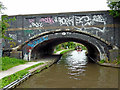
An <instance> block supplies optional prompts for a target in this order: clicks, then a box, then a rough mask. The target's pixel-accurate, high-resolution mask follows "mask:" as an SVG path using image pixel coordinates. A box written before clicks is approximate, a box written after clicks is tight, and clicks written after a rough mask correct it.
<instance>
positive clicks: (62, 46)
mask: <svg viewBox="0 0 120 90" xmlns="http://www.w3.org/2000/svg"><path fill="white" fill-rule="evenodd" d="M76 46H80V47H81V48H82V49H83V50H86V47H85V46H84V45H82V44H80V43H76V42H65V43H61V44H59V45H57V46H56V48H55V49H56V51H60V50H62V49H75V48H76ZM56 51H55V52H56Z"/></svg>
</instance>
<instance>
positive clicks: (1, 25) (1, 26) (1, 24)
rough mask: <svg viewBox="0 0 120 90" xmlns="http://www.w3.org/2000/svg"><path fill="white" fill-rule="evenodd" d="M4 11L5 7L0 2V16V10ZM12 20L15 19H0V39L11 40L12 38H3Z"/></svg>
mask: <svg viewBox="0 0 120 90" xmlns="http://www.w3.org/2000/svg"><path fill="white" fill-rule="evenodd" d="M4 9H6V7H5V6H4V5H3V4H2V2H0V14H3V12H2V10H4ZM14 20H16V19H15V17H14V18H8V15H3V16H2V17H1V18H0V38H4V39H8V40H12V38H10V37H6V36H5V32H6V31H7V28H8V27H9V26H10V25H9V24H8V23H9V22H11V21H14Z"/></svg>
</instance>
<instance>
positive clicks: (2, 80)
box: [0, 63, 44, 88]
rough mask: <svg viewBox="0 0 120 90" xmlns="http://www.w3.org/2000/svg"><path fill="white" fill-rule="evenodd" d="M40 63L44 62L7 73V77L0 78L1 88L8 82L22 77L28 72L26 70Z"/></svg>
mask: <svg viewBox="0 0 120 90" xmlns="http://www.w3.org/2000/svg"><path fill="white" fill-rule="evenodd" d="M42 64H44V63H38V64H36V65H33V66H31V67H28V68H26V69H24V70H21V71H18V72H16V73H14V74H12V75H9V76H7V77H4V78H2V79H0V82H2V83H1V86H0V88H3V87H4V86H6V85H8V84H10V83H11V82H13V81H15V80H17V79H20V78H22V77H23V76H24V75H25V74H27V73H28V72H29V71H28V70H30V69H32V68H34V67H37V66H39V65H42Z"/></svg>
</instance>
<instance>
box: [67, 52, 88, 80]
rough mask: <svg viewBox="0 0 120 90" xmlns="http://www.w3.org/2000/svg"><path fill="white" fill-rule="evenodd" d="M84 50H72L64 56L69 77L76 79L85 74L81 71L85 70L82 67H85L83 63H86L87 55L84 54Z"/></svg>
mask: <svg viewBox="0 0 120 90" xmlns="http://www.w3.org/2000/svg"><path fill="white" fill-rule="evenodd" d="M85 52H86V51H85V50H83V51H81V52H77V51H73V52H71V53H69V54H68V56H67V58H66V63H67V65H66V67H67V68H68V69H69V72H68V74H69V75H70V77H69V78H73V79H76V80H80V78H77V77H79V76H80V75H82V76H84V75H85V74H84V73H83V72H84V71H86V70H85V69H84V68H85V67H86V66H85V65H86V64H87V57H86V55H85Z"/></svg>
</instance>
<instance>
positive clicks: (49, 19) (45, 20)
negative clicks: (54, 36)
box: [39, 17, 54, 24]
mask: <svg viewBox="0 0 120 90" xmlns="http://www.w3.org/2000/svg"><path fill="white" fill-rule="evenodd" d="M39 21H40V22H45V23H49V24H53V23H54V20H53V19H52V18H50V17H47V18H41V19H40V20H39Z"/></svg>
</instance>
